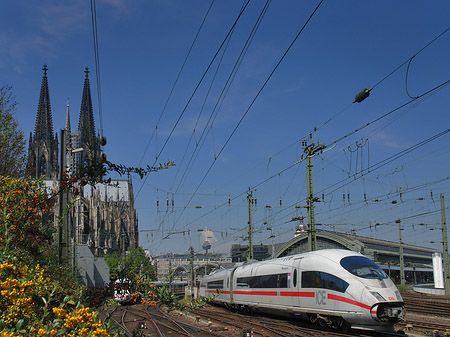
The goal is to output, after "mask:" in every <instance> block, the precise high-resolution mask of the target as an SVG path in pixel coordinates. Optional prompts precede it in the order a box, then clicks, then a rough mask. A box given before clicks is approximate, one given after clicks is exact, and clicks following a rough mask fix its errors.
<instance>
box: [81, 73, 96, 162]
mask: <svg viewBox="0 0 450 337" xmlns="http://www.w3.org/2000/svg"><path fill="white" fill-rule="evenodd" d="M85 74H86V76H85V79H84V88H83V97H82V99H81V109H80V120H79V122H78V137H79V145H80V147H82V148H83V149H84V150H83V152H82V153H81V163H88V162H92V161H96V160H99V159H100V142H99V139H98V137H97V136H96V134H95V123H94V112H93V109H92V98H91V87H90V85H89V68H88V67H86V70H85Z"/></svg>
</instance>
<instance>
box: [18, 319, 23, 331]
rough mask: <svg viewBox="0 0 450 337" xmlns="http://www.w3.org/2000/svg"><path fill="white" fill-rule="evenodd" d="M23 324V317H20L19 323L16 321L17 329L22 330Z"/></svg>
mask: <svg viewBox="0 0 450 337" xmlns="http://www.w3.org/2000/svg"><path fill="white" fill-rule="evenodd" d="M22 325H23V319H20V320H19V321H18V322H17V323H16V330H20V329H21V328H22Z"/></svg>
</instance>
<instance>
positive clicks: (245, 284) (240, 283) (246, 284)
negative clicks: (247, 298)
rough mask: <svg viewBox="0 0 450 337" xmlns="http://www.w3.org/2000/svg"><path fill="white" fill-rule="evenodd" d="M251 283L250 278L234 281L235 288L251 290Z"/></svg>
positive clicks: (240, 278)
mask: <svg viewBox="0 0 450 337" xmlns="http://www.w3.org/2000/svg"><path fill="white" fill-rule="evenodd" d="M251 281H252V278H251V277H239V278H238V279H237V280H236V286H237V287H238V288H251V287H252V286H251Z"/></svg>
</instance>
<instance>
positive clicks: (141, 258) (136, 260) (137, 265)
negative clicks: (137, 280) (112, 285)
mask: <svg viewBox="0 0 450 337" xmlns="http://www.w3.org/2000/svg"><path fill="white" fill-rule="evenodd" d="M119 261H120V263H122V262H121V261H122V254H121V253H120V252H118V253H114V254H108V255H106V256H105V262H106V264H107V265H108V267H109V275H110V279H111V280H117V279H118V278H130V279H131V278H133V277H134V275H146V276H147V277H149V278H150V279H151V280H154V279H155V268H154V266H153V265H152V263H151V261H150V259H149V258H148V257H147V256H146V255H145V251H144V249H143V248H142V247H137V248H132V249H130V250H129V251H128V252H127V254H126V257H125V267H126V270H125V271H123V272H122V273H123V274H120V273H119Z"/></svg>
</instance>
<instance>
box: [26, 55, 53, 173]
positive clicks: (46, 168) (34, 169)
mask: <svg viewBox="0 0 450 337" xmlns="http://www.w3.org/2000/svg"><path fill="white" fill-rule="evenodd" d="M42 70H43V71H44V75H43V76H42V84H41V93H40V95H39V104H38V111H37V116H36V126H35V128H34V137H31V136H30V142H29V147H28V164H27V175H28V176H30V177H32V178H38V177H42V176H43V177H44V178H45V179H55V178H56V176H57V174H58V137H57V136H55V137H54V135H53V120H52V109H51V106H50V94H49V89H48V79H47V65H46V64H44V67H43V68H42Z"/></svg>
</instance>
